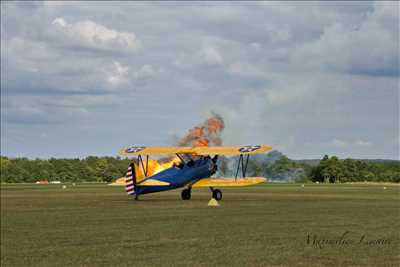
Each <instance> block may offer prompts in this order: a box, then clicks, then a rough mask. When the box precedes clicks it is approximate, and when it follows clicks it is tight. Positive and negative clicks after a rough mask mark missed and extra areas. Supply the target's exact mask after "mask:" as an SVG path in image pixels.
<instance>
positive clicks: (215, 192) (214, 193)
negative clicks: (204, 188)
mask: <svg viewBox="0 0 400 267" xmlns="http://www.w3.org/2000/svg"><path fill="white" fill-rule="evenodd" d="M212 196H213V198H215V200H221V199H222V192H221V190H219V189H214V190H213V191H212Z"/></svg>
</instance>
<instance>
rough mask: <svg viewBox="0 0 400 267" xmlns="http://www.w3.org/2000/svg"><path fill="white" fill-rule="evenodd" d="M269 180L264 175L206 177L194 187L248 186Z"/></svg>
mask: <svg viewBox="0 0 400 267" xmlns="http://www.w3.org/2000/svg"><path fill="white" fill-rule="evenodd" d="M265 181H267V179H266V178H264V177H246V178H204V179H201V180H199V181H197V182H196V183H194V184H193V185H192V187H227V186H248V185H255V184H259V183H263V182H265Z"/></svg>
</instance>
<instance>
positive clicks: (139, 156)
mask: <svg viewBox="0 0 400 267" xmlns="http://www.w3.org/2000/svg"><path fill="white" fill-rule="evenodd" d="M139 163H140V164H141V165H142V169H143V173H144V176H145V177H147V171H148V170H149V155H146V168H145V167H144V163H143V159H142V156H141V155H138V165H139ZM139 168H140V166H139Z"/></svg>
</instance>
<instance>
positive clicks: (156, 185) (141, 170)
mask: <svg viewBox="0 0 400 267" xmlns="http://www.w3.org/2000/svg"><path fill="white" fill-rule="evenodd" d="M271 149H272V147H270V146H242V147H140V146H133V147H129V148H126V149H122V150H120V151H119V154H120V155H123V156H138V160H137V161H136V162H134V161H133V162H132V163H131V164H130V165H129V168H128V172H127V174H126V180H125V181H126V183H125V191H126V192H127V193H128V194H129V195H134V196H135V199H137V198H138V196H139V195H142V194H148V193H156V192H161V191H166V190H171V189H176V188H181V187H187V189H184V190H183V191H182V199H190V195H191V189H192V187H209V188H210V189H211V191H212V192H213V197H214V198H216V199H217V200H220V199H221V198H222V192H221V191H220V190H218V189H215V187H229V186H248V185H254V184H258V183H262V182H265V181H266V178H264V177H245V173H246V169H247V163H248V159H249V155H251V154H256V153H265V152H267V151H269V150H271ZM171 154H175V155H176V157H175V158H174V159H171V160H170V161H169V162H167V163H164V164H159V163H157V161H154V160H153V161H149V159H148V157H149V155H171ZM142 155H146V161H144V160H143V158H142ZM212 155H213V157H211V156H212ZM218 155H240V158H239V163H238V168H237V172H236V177H235V178H212V177H211V176H212V175H214V174H215V173H216V171H217V168H218V165H217V159H218ZM246 155H247V158H246V160H245V158H244V156H246ZM149 162H150V165H149ZM160 166H161V168H160ZM240 167H241V170H242V176H243V177H242V178H238V173H239V168H240ZM157 169H158V171H157Z"/></svg>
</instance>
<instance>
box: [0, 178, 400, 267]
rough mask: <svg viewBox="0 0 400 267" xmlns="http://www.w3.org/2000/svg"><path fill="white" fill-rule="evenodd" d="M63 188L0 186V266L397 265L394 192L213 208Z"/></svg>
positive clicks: (294, 193)
mask: <svg viewBox="0 0 400 267" xmlns="http://www.w3.org/2000/svg"><path fill="white" fill-rule="evenodd" d="M67 186H68V187H67V188H66V189H62V186H61V185H2V186H1V266H57V265H58V266H111V265H114V266H128V265H129V266H154V265H156V266H227V265H229V266H272V265H275V266H276V265H279V266H338V265H351V266H399V265H400V187H399V186H389V185H385V186H386V189H383V186H381V185H308V184H306V185H305V187H304V188H303V187H301V185H299V184H264V185H261V186H255V187H248V188H237V189H230V188H229V189H223V190H222V191H223V194H224V196H223V200H222V201H220V204H221V206H220V207H208V206H207V202H208V200H209V199H210V192H209V191H208V190H205V189H204V190H203V189H201V190H194V191H193V192H192V200H190V201H182V200H180V191H171V192H165V193H159V194H151V195H146V196H143V197H142V198H141V200H140V201H138V202H135V201H133V200H132V199H131V198H130V197H129V196H127V195H125V194H124V193H123V188H121V187H114V186H107V185H88V184H78V185H76V186H72V185H67ZM362 236H364V238H362ZM341 237H342V238H341ZM361 239H362V241H361V242H360V240H361Z"/></svg>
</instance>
